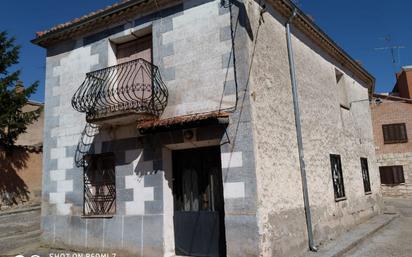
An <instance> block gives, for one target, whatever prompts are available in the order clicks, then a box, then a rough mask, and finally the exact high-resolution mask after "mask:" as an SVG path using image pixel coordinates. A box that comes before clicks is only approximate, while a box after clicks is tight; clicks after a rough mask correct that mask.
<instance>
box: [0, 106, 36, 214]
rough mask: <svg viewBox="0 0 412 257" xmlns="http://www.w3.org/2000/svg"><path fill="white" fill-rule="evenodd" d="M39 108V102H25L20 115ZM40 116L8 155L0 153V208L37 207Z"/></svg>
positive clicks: (19, 138)
mask: <svg viewBox="0 0 412 257" xmlns="http://www.w3.org/2000/svg"><path fill="white" fill-rule="evenodd" d="M38 108H43V104H42V103H37V102H34V101H29V102H28V103H27V105H25V106H24V107H23V110H22V111H23V112H26V111H33V110H36V109H38ZM43 123H44V113H43V112H42V113H41V115H40V117H39V119H38V120H37V121H35V122H33V123H32V124H30V125H28V126H27V131H26V133H24V134H21V135H19V137H18V139H17V141H16V143H15V145H16V147H15V148H14V149H13V152H12V155H8V156H6V155H5V152H4V151H1V150H0V209H9V208H14V207H16V206H20V205H22V204H39V203H40V200H41V187H42V170H43V165H42V160H43V153H42V150H43V149H42V148H43Z"/></svg>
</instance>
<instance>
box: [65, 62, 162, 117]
mask: <svg viewBox="0 0 412 257" xmlns="http://www.w3.org/2000/svg"><path fill="white" fill-rule="evenodd" d="M167 98H168V91H167V87H166V85H165V84H164V83H163V81H162V78H161V76H160V72H159V69H158V67H157V66H155V65H153V64H152V63H150V62H147V61H146V60H144V59H141V58H139V59H136V60H133V61H129V62H125V63H122V64H119V65H115V66H111V67H108V68H105V69H101V70H97V71H93V72H89V73H87V74H86V79H85V81H84V82H83V83H82V85H81V86H80V87H79V89H77V91H76V93H75V94H74V96H73V98H72V106H73V108H74V109H75V110H77V111H79V112H83V113H86V121H87V122H89V123H94V124H98V125H102V124H105V123H108V124H125V123H132V122H136V121H142V120H150V119H156V118H158V117H159V116H160V115H161V114H162V113H163V111H164V109H165V108H166V105H167Z"/></svg>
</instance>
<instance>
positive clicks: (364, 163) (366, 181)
mask: <svg viewBox="0 0 412 257" xmlns="http://www.w3.org/2000/svg"><path fill="white" fill-rule="evenodd" d="M360 161H361V168H362V178H363V189H364V190H365V193H370V192H371V191H372V190H371V181H370V177H369V167H368V159H366V158H361V159H360Z"/></svg>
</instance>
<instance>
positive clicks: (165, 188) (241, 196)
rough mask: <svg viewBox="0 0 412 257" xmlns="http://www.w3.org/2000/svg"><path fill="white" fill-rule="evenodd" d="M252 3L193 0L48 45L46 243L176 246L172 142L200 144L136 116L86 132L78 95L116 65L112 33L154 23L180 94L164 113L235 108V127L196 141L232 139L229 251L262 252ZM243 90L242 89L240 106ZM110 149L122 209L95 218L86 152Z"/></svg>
mask: <svg viewBox="0 0 412 257" xmlns="http://www.w3.org/2000/svg"><path fill="white" fill-rule="evenodd" d="M242 6H243V5H239V6H235V5H233V6H232V7H231V8H232V9H230V8H229V6H221V1H210V0H209V1H207V0H204V1H199V0H192V1H185V2H184V3H183V4H179V5H176V6H173V7H170V8H167V9H164V10H161V11H159V12H157V13H154V14H149V15H145V16H136V18H135V19H132V20H131V21H128V22H127V23H125V24H113V26H112V27H109V28H105V29H103V30H101V31H96V32H93V33H90V34H88V35H85V36H84V37H79V38H73V39H71V40H68V41H65V42H61V43H58V44H56V45H54V46H51V47H50V48H49V49H48V55H47V63H46V97H45V98H46V103H45V131H44V138H45V142H44V174H43V187H44V189H43V194H42V200H43V201H42V228H43V231H44V233H43V236H42V238H43V241H45V242H46V243H48V244H54V245H57V246H59V245H65V246H71V247H76V248H78V249H82V248H89V249H97V250H107V249H108V250H111V251H117V250H118V251H122V250H123V251H127V252H131V253H133V254H134V256H156V257H157V256H163V255H172V254H174V238H173V237H174V235H173V220H172V217H173V204H172V203H173V195H172V191H171V188H172V187H171V149H173V147H169V146H170V145H176V144H183V147H193V146H192V145H191V144H189V145H186V146H185V142H184V140H183V136H182V131H181V130H178V131H171V132H167V133H160V134H157V135H140V134H139V133H138V131H137V130H136V128H135V125H134V124H132V125H130V126H113V127H107V128H100V129H95V130H94V131H93V133H91V134H90V133H86V136H85V133H84V130H85V129H86V130H87V129H90V127H89V128H88V125H87V124H86V122H85V116H84V114H81V113H78V112H76V111H75V110H74V109H73V108H72V107H71V97H72V96H73V94H74V93H75V91H76V90H77V88H78V87H79V86H80V85H81V83H82V81H83V79H84V78H85V74H86V73H87V72H89V71H93V70H97V69H101V68H105V67H107V66H111V65H114V64H115V61H114V60H113V55H114V53H113V48H112V43H111V42H109V39H110V41H112V42H115V41H116V40H117V39H119V38H125V37H128V36H130V33H131V31H133V32H138V31H140V30H146V29H148V28H150V29H151V31H152V34H153V60H154V64H155V65H157V66H158V67H159V68H160V72H161V75H162V78H163V80H164V82H165V83H166V85H167V87H168V89H169V94H170V97H169V103H168V106H167V108H166V110H165V113H164V114H163V116H162V118H168V117H173V116H177V115H185V114H191V113H201V112H208V111H217V110H234V112H233V114H232V115H231V118H230V124H229V126H228V128H227V130H226V132H227V133H221V132H216V130H214V129H211V128H208V127H206V128H197V129H195V130H196V135H197V138H196V140H197V141H199V142H206V143H205V144H206V145H210V144H214V145H219V144H221V145H222V146H221V152H222V167H223V177H222V180H223V182H224V191H225V193H224V197H225V213H226V216H225V222H226V224H225V225H226V239H227V240H226V241H227V249H228V250H227V251H228V256H256V255H258V251H259V250H258V248H259V246H258V239H257V238H258V227H257V219H256V176H255V172H254V148H253V145H254V143H253V139H252V137H251V135H252V132H251V129H252V126H251V114H250V110H249V106H250V104H249V97H248V94H249V93H247V86H248V69H247V67H248V66H247V65H246V64H245V63H247V60H248V53H247V51H245V49H246V47H247V42H248V41H247V40H245V38H246V37H248V31H247V28H246V27H245V26H237V27H236V26H235V24H236V23H239V20H241V23H242V24H243V21H244V20H245V19H246V18H247V17H246V13H245V10H244V9H245V7H244V6H243V7H242ZM211 21H213V22H211ZM234 27H236V28H237V29H236V30H233V28H234ZM234 36H235V39H234V40H235V42H236V44H234V43H233V41H232V39H233V37H234ZM234 45H235V46H234ZM235 59H236V60H237V64H236V62H235ZM235 70H236V71H237V76H235V73H236V72H235ZM237 92H242V93H239V95H238V99H240V100H239V103H238V105H236V102H237V101H236V96H237ZM213 131H215V132H216V133H215V132H213ZM87 135H88V136H87ZM211 142H212V143H211ZM106 152H113V153H114V154H115V159H116V168H115V172H116V190H117V191H116V214H115V215H114V216H113V217H111V218H102V219H88V218H85V217H83V216H82V215H83V197H84V196H83V168H82V167H81V166H79V165H78V164H79V160H81V157H82V154H86V153H106ZM79 158H80V159H79Z"/></svg>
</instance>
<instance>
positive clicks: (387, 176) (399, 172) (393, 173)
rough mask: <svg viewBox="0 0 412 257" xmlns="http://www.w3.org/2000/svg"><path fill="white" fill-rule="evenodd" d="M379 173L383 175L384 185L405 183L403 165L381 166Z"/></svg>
mask: <svg viewBox="0 0 412 257" xmlns="http://www.w3.org/2000/svg"><path fill="white" fill-rule="evenodd" d="M379 173H380V176H381V184H383V185H399V184H401V183H405V177H404V175H403V166H401V165H394V166H381V167H379Z"/></svg>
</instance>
